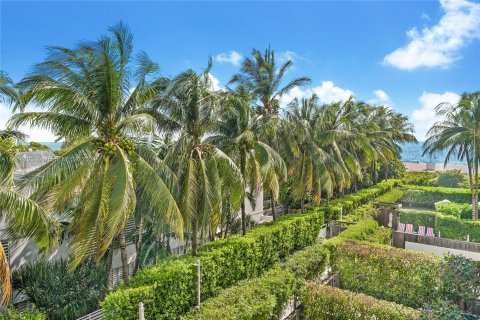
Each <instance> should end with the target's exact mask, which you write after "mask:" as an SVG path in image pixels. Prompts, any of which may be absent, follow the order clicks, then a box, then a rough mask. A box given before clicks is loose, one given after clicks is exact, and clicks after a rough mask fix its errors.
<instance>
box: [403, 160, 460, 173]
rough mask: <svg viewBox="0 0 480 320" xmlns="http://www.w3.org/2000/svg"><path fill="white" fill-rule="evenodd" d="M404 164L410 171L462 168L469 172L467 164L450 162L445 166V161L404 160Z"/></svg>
mask: <svg viewBox="0 0 480 320" xmlns="http://www.w3.org/2000/svg"><path fill="white" fill-rule="evenodd" d="M403 164H404V165H405V168H407V171H409V172H429V171H445V170H460V171H461V172H463V173H468V167H467V165H466V164H448V165H447V166H446V167H444V166H443V163H426V162H418V163H417V162H404V163H403Z"/></svg>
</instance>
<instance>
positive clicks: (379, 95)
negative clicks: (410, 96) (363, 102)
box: [368, 89, 393, 108]
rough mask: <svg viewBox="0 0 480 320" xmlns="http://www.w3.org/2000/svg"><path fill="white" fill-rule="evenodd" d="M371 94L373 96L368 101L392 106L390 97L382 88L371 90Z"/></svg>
mask: <svg viewBox="0 0 480 320" xmlns="http://www.w3.org/2000/svg"><path fill="white" fill-rule="evenodd" d="M373 95H374V96H375V97H374V98H372V99H370V100H368V103H370V104H374V105H379V106H385V107H388V108H393V102H392V100H391V99H390V96H389V95H388V94H387V93H386V92H385V91H383V90H382V89H378V90H375V91H373Z"/></svg>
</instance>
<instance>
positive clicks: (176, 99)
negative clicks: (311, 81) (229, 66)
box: [160, 61, 245, 255]
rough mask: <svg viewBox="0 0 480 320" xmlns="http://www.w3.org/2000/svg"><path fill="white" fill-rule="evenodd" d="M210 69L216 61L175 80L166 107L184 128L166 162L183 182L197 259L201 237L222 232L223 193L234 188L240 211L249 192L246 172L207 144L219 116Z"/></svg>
mask: <svg viewBox="0 0 480 320" xmlns="http://www.w3.org/2000/svg"><path fill="white" fill-rule="evenodd" d="M210 68H211V61H210V62H209V65H208V67H207V68H206V70H205V71H204V72H202V73H199V74H197V73H196V72H195V71H193V70H188V71H185V72H183V73H181V74H179V75H178V76H177V77H175V79H173V81H172V84H171V85H170V87H169V89H168V91H167V97H168V100H167V101H164V102H163V105H161V106H160V108H163V109H164V110H163V111H164V112H165V113H166V114H167V115H168V116H169V119H170V120H171V121H173V122H175V123H176V125H177V127H178V128H180V129H179V130H178V135H179V137H178V140H177V142H176V144H175V145H174V146H172V148H170V150H169V151H168V154H167V155H166V158H165V159H166V161H167V163H169V164H171V166H172V168H174V169H175V171H176V172H177V175H178V178H179V181H180V188H179V189H180V192H179V196H178V203H179V205H180V208H181V210H182V214H183V215H184V219H185V222H186V223H187V227H188V228H189V230H190V232H191V234H192V254H193V255H196V254H197V248H198V239H199V237H200V238H205V236H206V235H208V233H212V234H215V233H216V231H217V227H218V225H219V223H220V214H221V208H222V188H228V189H229V197H230V199H229V200H230V203H231V204H232V206H233V208H235V209H236V210H238V209H239V207H240V202H241V199H242V197H243V194H244V192H245V189H244V183H243V180H242V176H241V173H240V170H239V169H238V167H237V166H236V165H235V163H234V162H233V161H232V159H231V158H230V157H229V156H228V155H226V154H225V153H224V152H223V151H221V150H220V149H219V148H217V147H216V146H215V145H213V144H211V143H209V142H208V141H205V138H206V137H207V136H208V135H209V134H211V132H212V129H213V127H214V124H215V121H216V120H217V117H216V113H217V111H218V100H217V96H216V94H215V92H213V90H212V82H211V80H210V76H209V71H210Z"/></svg>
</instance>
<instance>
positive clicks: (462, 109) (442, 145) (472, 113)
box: [423, 92, 480, 219]
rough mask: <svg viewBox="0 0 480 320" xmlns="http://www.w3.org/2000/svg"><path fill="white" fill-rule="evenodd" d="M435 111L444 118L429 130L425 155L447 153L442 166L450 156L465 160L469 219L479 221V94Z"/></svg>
mask: <svg viewBox="0 0 480 320" xmlns="http://www.w3.org/2000/svg"><path fill="white" fill-rule="evenodd" d="M435 111H436V113H437V116H439V117H441V118H443V119H442V120H440V121H437V122H436V123H435V124H434V125H433V126H432V127H431V128H430V130H429V131H428V133H427V135H428V139H427V140H426V141H425V143H424V145H423V148H424V151H423V153H424V154H430V155H431V154H434V153H436V152H439V151H445V150H446V151H447V154H446V157H445V165H446V164H447V163H448V162H449V161H450V159H451V158H452V157H454V156H455V157H457V158H459V159H461V160H466V161H467V165H468V172H469V178H470V185H471V191H472V219H478V188H479V172H478V167H479V162H480V145H479V144H480V92H474V93H471V94H468V93H465V94H463V95H462V97H461V99H460V100H459V102H458V103H456V104H450V103H441V104H439V105H438V106H437V107H436V108H435Z"/></svg>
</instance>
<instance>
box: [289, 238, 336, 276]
mask: <svg viewBox="0 0 480 320" xmlns="http://www.w3.org/2000/svg"><path fill="white" fill-rule="evenodd" d="M329 256H330V252H329V251H328V250H327V248H326V247H325V246H324V245H323V243H321V242H319V243H316V244H314V245H311V246H308V247H306V248H305V249H303V250H299V251H297V252H295V253H294V254H292V255H291V256H290V257H289V258H288V259H287V261H286V262H285V263H284V264H283V266H282V268H284V269H285V270H288V271H290V272H291V273H293V274H294V275H295V277H296V278H297V279H303V280H314V279H316V278H317V277H318V276H319V275H321V274H322V273H323V272H324V271H325V268H326V266H327V264H328V261H329Z"/></svg>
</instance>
